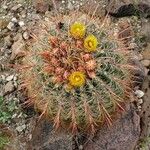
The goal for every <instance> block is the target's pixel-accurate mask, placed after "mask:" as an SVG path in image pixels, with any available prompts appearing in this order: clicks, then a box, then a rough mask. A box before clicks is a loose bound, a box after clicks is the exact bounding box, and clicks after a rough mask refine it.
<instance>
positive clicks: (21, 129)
mask: <svg viewBox="0 0 150 150" xmlns="http://www.w3.org/2000/svg"><path fill="white" fill-rule="evenodd" d="M25 128H26V125H25V124H24V125H21V126H18V127H17V128H16V130H17V131H18V132H22V131H23V130H24V129H25Z"/></svg>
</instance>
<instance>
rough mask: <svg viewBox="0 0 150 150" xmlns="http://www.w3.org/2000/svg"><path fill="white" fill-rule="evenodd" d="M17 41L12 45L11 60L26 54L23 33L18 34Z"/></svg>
mask: <svg viewBox="0 0 150 150" xmlns="http://www.w3.org/2000/svg"><path fill="white" fill-rule="evenodd" d="M16 40H17V41H16V42H14V44H13V45H12V54H11V57H10V60H12V61H13V60H14V59H15V58H17V57H21V56H24V54H25V42H24V41H23V39H22V35H20V34H19V35H18V37H16Z"/></svg>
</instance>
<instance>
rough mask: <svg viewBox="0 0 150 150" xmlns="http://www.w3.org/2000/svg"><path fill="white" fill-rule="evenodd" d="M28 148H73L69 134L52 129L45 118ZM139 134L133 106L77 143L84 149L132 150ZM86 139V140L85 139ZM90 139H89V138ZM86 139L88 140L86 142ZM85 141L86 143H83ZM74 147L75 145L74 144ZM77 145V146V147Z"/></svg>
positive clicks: (138, 122) (38, 149)
mask: <svg viewBox="0 0 150 150" xmlns="http://www.w3.org/2000/svg"><path fill="white" fill-rule="evenodd" d="M32 135H33V137H32V140H31V142H30V143H29V147H28V150H33V149H34V150H73V149H75V148H73V147H72V146H73V145H72V143H73V141H72V138H71V135H69V134H67V133H65V132H63V133H56V132H54V131H53V127H52V124H51V123H50V122H48V121H46V120H43V121H41V122H39V123H38V124H37V126H36V128H35V130H34V131H33V134H32ZM139 135H140V118H139V116H138V115H137V114H136V112H135V110H134V108H133V107H128V108H127V110H126V112H124V113H123V114H122V115H120V117H119V118H118V120H116V121H115V122H114V124H113V126H112V127H110V128H108V127H107V126H104V127H103V128H102V129H101V130H100V131H98V133H97V134H96V136H95V137H94V138H93V139H90V138H89V136H86V138H85V137H84V138H81V136H80V139H79V137H77V138H76V140H79V141H78V142H77V143H78V144H79V143H80V145H79V147H80V148H81V147H82V146H83V147H84V150H133V149H134V147H135V145H136V143H137V141H138V139H139ZM85 139H86V140H85ZM89 139H90V140H89ZM87 141H88V142H87ZM85 143H87V144H86V145H85ZM74 147H76V146H74ZM79 147H78V148H79Z"/></svg>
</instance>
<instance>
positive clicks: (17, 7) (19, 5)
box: [11, 4, 22, 11]
mask: <svg viewBox="0 0 150 150" xmlns="http://www.w3.org/2000/svg"><path fill="white" fill-rule="evenodd" d="M21 6H22V5H21V4H18V5H15V6H14V7H12V9H11V10H13V11H16V10H17V9H19V8H20V7H21Z"/></svg>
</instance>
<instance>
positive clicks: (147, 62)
mask: <svg viewBox="0 0 150 150" xmlns="http://www.w3.org/2000/svg"><path fill="white" fill-rule="evenodd" d="M141 63H142V64H143V65H144V66H145V67H148V66H150V60H147V59H145V60H142V61H141Z"/></svg>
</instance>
